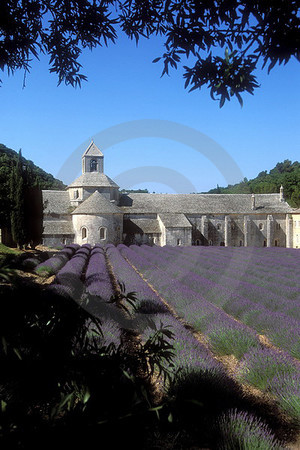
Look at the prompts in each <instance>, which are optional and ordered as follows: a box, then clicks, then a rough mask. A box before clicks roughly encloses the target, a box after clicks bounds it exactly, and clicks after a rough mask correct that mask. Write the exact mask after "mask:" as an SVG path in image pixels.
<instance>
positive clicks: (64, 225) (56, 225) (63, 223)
mask: <svg viewBox="0 0 300 450" xmlns="http://www.w3.org/2000/svg"><path fill="white" fill-rule="evenodd" d="M43 226H44V231H43V235H48V234H50V235H55V234H72V235H74V234H75V233H74V230H73V224H72V222H71V221H69V220H45V221H44V223H43Z"/></svg>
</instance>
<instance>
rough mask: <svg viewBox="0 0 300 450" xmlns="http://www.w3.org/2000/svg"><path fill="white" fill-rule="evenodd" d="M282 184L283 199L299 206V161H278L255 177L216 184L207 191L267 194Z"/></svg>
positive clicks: (276, 190) (212, 192)
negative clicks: (238, 181) (226, 183)
mask: <svg viewBox="0 0 300 450" xmlns="http://www.w3.org/2000/svg"><path fill="white" fill-rule="evenodd" d="M281 185H282V186H283V191H284V196H285V199H286V200H287V201H288V202H289V204H290V205H291V206H293V207H300V163H299V162H298V161H295V162H293V163H292V161H290V160H289V159H286V160H284V161H283V162H279V163H277V164H276V166H275V167H274V168H273V169H271V170H270V171H269V173H268V172H267V170H264V171H262V172H260V173H259V174H258V175H257V177H256V178H253V179H252V180H247V178H244V180H243V181H241V182H240V183H237V184H234V185H228V186H227V187H220V186H217V187H216V188H215V189H211V190H210V191H208V193H209V194H247V193H252V192H253V193H255V194H268V193H272V192H279V189H280V186H281Z"/></svg>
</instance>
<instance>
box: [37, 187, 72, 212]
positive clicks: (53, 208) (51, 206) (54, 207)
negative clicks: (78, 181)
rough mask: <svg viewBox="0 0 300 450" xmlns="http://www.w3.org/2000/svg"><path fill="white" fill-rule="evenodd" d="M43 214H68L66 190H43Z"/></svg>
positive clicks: (68, 205)
mask: <svg viewBox="0 0 300 450" xmlns="http://www.w3.org/2000/svg"><path fill="white" fill-rule="evenodd" d="M42 193H43V203H44V206H45V209H44V214H46V215H47V214H51V213H52V214H68V213H69V211H70V197H69V193H68V192H67V191H54V190H49V191H46V190H43V191H42Z"/></svg>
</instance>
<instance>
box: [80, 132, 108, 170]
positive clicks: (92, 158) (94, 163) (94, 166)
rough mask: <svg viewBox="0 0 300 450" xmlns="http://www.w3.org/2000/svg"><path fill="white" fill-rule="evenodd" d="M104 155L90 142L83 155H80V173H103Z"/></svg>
mask: <svg viewBox="0 0 300 450" xmlns="http://www.w3.org/2000/svg"><path fill="white" fill-rule="evenodd" d="M103 160H104V155H103V153H102V152H101V151H100V150H99V148H98V147H97V145H96V144H95V142H94V141H93V140H92V142H91V143H90V145H89V146H88V148H87V149H86V151H85V152H84V154H83V155H82V173H88V172H98V173H103Z"/></svg>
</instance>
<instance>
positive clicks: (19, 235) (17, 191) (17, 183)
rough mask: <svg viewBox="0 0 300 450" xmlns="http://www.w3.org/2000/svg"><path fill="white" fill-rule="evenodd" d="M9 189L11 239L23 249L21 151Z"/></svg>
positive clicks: (24, 241)
mask: <svg viewBox="0 0 300 450" xmlns="http://www.w3.org/2000/svg"><path fill="white" fill-rule="evenodd" d="M10 188H11V189H10V200H11V215H10V218H11V232H12V237H13V240H14V241H15V243H16V244H17V246H18V247H19V248H23V246H24V244H25V243H26V222H25V183H24V173H23V162H22V153H21V150H20V151H19V158H18V162H17V165H16V167H14V168H13V170H12V172H11V180H10Z"/></svg>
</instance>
